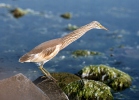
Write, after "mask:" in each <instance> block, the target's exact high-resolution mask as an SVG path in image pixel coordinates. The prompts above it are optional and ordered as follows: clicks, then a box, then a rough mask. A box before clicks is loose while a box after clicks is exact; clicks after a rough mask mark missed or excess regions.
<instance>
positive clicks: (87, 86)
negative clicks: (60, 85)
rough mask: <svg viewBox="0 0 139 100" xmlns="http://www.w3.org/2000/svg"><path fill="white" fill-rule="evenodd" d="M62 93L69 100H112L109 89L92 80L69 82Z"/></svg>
mask: <svg viewBox="0 0 139 100" xmlns="http://www.w3.org/2000/svg"><path fill="white" fill-rule="evenodd" d="M64 91H65V93H66V94H67V95H68V97H69V99H70V100H113V96H112V94H111V92H110V87H109V86H107V85H106V84H104V83H102V82H98V81H93V80H85V79H82V80H78V81H75V82H71V83H70V84H68V85H67V86H66V87H65V89H64Z"/></svg>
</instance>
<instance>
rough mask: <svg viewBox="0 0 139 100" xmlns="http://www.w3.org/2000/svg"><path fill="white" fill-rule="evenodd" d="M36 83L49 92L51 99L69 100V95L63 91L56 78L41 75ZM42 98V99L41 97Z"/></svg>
mask: <svg viewBox="0 0 139 100" xmlns="http://www.w3.org/2000/svg"><path fill="white" fill-rule="evenodd" d="M34 83H35V84H36V85H37V86H38V87H39V88H40V89H41V90H42V91H43V92H45V93H46V94H47V96H48V97H49V98H51V100H69V99H68V97H67V95H66V94H65V93H64V92H63V91H62V89H61V88H60V87H59V86H58V85H57V83H56V82H55V81H54V80H51V79H49V78H47V77H42V76H41V77H39V78H37V79H36V80H35V81H34ZM40 100H41V99H40Z"/></svg>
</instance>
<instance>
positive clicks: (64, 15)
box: [60, 12, 72, 19]
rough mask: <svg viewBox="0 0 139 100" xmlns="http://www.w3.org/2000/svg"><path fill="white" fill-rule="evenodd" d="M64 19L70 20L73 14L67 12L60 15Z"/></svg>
mask: <svg viewBox="0 0 139 100" xmlns="http://www.w3.org/2000/svg"><path fill="white" fill-rule="evenodd" d="M60 16H61V17H62V18H65V19H70V18H71V17H72V14H71V13H69V12H67V13H64V14H61V15H60Z"/></svg>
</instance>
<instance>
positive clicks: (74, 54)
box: [72, 50, 101, 58]
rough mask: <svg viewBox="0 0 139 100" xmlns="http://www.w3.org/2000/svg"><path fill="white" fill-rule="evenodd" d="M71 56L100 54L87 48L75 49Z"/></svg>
mask: <svg viewBox="0 0 139 100" xmlns="http://www.w3.org/2000/svg"><path fill="white" fill-rule="evenodd" d="M72 55H73V57H75V58H76V57H81V56H82V57H86V56H94V55H101V53H100V52H96V51H89V50H75V51H73V52H72Z"/></svg>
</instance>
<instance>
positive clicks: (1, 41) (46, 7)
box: [0, 0, 139, 100]
mask: <svg viewBox="0 0 139 100" xmlns="http://www.w3.org/2000/svg"><path fill="white" fill-rule="evenodd" d="M138 3H139V1H138V0H134V1H132V0H126V2H125V1H121V0H115V1H111V0H76V1H73V0H68V1H65V0H58V1H55V2H53V1H51V0H33V2H32V1H31V0H6V1H5V0H1V2H0V23H1V25H0V52H1V53H0V79H4V78H6V77H9V76H11V75H15V74H17V73H23V74H24V75H26V76H27V77H28V78H29V79H31V80H34V79H35V78H37V77H38V76H40V75H43V74H42V73H41V72H40V70H39V69H38V68H37V66H36V65H35V64H33V63H23V64H22V63H19V62H18V59H19V58H20V57H21V56H22V55H23V54H25V53H26V52H28V51H30V50H31V49H32V48H34V47H35V46H36V45H38V44H40V43H42V42H44V41H47V40H50V39H54V38H58V37H62V36H64V35H65V34H68V33H69V32H70V31H69V30H66V28H67V26H68V24H69V23H70V24H73V25H77V26H82V25H85V24H87V23H89V22H91V21H93V20H97V21H99V22H100V23H101V24H102V25H104V26H105V27H106V28H108V29H109V31H104V30H91V31H89V32H87V34H85V35H84V36H83V37H81V38H80V39H79V40H77V41H75V42H74V43H72V44H71V45H69V46H68V47H67V48H65V49H64V50H62V51H60V53H59V54H58V55H57V56H56V57H55V58H54V59H52V60H51V61H49V62H47V63H46V64H45V65H44V67H45V68H46V69H47V70H48V71H50V72H70V73H77V72H78V71H79V70H80V69H82V68H83V67H84V66H87V65H90V64H105V65H109V66H112V67H115V68H117V69H120V70H122V71H124V72H126V73H128V74H129V75H131V76H132V77H133V86H131V88H129V89H126V90H125V91H122V92H120V93H119V94H118V93H116V94H114V96H115V99H118V100H120V99H122V100H136V99H137V98H139V96H138V92H139V88H138V87H139V85H138V83H137V82H138V81H139V73H138V72H139V69H138V66H139V62H138V59H139V39H138V38H139V28H138V26H139V23H138V22H137V20H138V18H139V10H138V8H139V7H138ZM2 5H5V6H6V7H5V6H2ZM7 6H10V7H9V8H7ZM16 7H20V8H22V9H28V10H30V11H31V12H32V13H31V14H27V15H25V16H23V17H21V18H18V19H16V18H14V17H13V16H12V15H11V14H10V13H9V10H11V9H14V8H16ZM65 12H70V13H72V18H71V19H69V20H67V19H63V18H61V17H60V15H61V14H63V13H65ZM78 49H83V50H91V51H98V52H101V53H102V54H103V55H101V56H89V57H80V58H74V57H73V56H72V55H71V53H72V51H74V50H78ZM132 87H133V88H134V87H135V89H133V88H132Z"/></svg>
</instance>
